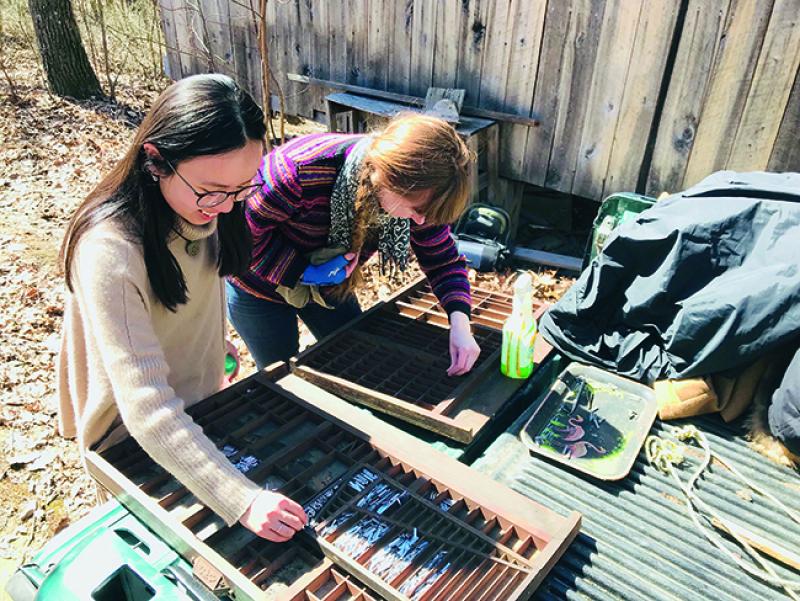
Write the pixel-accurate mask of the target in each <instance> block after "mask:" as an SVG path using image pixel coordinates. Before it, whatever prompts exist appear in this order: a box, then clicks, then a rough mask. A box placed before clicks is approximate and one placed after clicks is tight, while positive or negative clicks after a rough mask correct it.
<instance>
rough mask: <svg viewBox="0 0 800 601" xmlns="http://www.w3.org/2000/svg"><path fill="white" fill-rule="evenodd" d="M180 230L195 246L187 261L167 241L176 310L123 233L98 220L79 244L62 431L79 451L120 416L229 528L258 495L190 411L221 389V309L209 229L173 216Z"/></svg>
mask: <svg viewBox="0 0 800 601" xmlns="http://www.w3.org/2000/svg"><path fill="white" fill-rule="evenodd" d="M176 228H177V229H178V231H180V233H181V234H182V235H183V236H185V237H186V238H187V239H191V240H199V241H200V252H199V253H198V254H197V255H196V256H194V257H192V256H189V254H188V253H187V251H186V240H184V239H183V238H181V237H179V236H177V235H175V236H173V238H172V239H171V240H170V242H169V249H170V251H171V252H172V254H173V255H174V256H175V258H176V259H177V260H178V263H179V264H180V267H181V270H182V271H183V275H184V278H185V279H186V286H187V290H188V296H189V300H188V302H187V303H186V304H184V305H179V306H178V308H177V311H176V312H175V313H173V312H171V311H169V310H168V309H166V308H165V307H164V306H163V305H162V304H161V303H159V301H158V300H157V298H156V297H155V295H154V293H153V290H152V289H151V287H150V284H149V281H148V278H147V271H146V269H145V263H144V254H143V250H142V248H141V246H140V245H139V244H137V243H133V242H131V241H129V240H128V239H127V238H126V236H125V235H124V234H123V233H122V230H121V228H120V227H119V226H118V225H116V224H114V223H113V222H110V221H107V222H104V223H101V224H100V225H97V226H95V227H94V228H92V229H91V230H90V231H89V232H87V233H86V234H84V236H83V237H82V238H81V240H80V242H79V244H78V248H77V251H76V254H75V258H74V262H73V288H74V293H73V294H68V296H67V303H66V308H65V311H64V329H63V334H62V342H61V353H60V355H59V358H58V365H57V368H58V369H57V371H58V394H59V401H60V407H59V428H60V430H61V433H62V434H63V435H64V436H68V437H74V436H77V437H78V443H79V445H80V448H81V451H82V452H83V451H85V450H86V449H88V448H90V447H91V446H92V445H94V444H95V443H97V442H98V441H100V440H101V439H103V437H104V436H105V435H106V434H107V433H108V431H109V428H110V427H111V426H112V425H113V423H114V421H115V419H116V418H117V417H118V416H119V417H121V419H122V423H123V424H124V426H125V428H127V431H128V432H129V433H130V434H131V435H132V436H133V437H134V438H135V439H136V441H137V442H138V443H139V444H140V445H141V447H142V448H143V449H144V450H145V451H146V452H147V454H148V455H150V456H151V457H152V458H153V459H154V460H155V461H156V462H158V463H159V464H160V465H161V466H162V467H163V468H164V469H166V470H167V471H168V472H170V473H171V474H172V475H173V476H175V477H176V478H177V479H178V480H180V482H181V483H183V484H184V485H185V486H186V487H187V488H188V489H189V490H190V491H192V493H194V495H195V496H196V497H197V498H198V499H200V501H202V502H203V503H205V504H206V505H207V506H208V507H210V508H211V509H212V510H213V511H214V512H216V513H217V514H218V515H220V516H221V517H222V518H223V519H224V520H225V522H226V523H227V524H228V525H232V524H234V523H236V522H237V520H238V519H239V518H240V517H241V516H242V514H243V513H244V512H245V511H246V510H247V508H248V507H249V506H250V503H251V502H252V500H253V498H254V497H255V495H256V494H257V493H258V491H259V490H260V487H259V486H258V485H256V484H255V483H254V482H252V481H250V480H249V479H248V478H247V477H245V476H244V475H242V474H241V473H239V472H238V471H237V470H236V468H234V467H233V465H231V463H230V462H229V461H228V460H227V459H226V458H225V456H224V455H223V454H222V452H220V451H219V450H218V449H217V448H216V446H215V445H214V443H213V442H212V441H211V440H209V438H208V437H207V436H206V435H205V434H204V433H203V431H202V429H201V428H200V427H199V426H198V425H197V424H195V423H194V421H193V420H192V418H191V417H190V416H189V415H188V414H187V413H186V412H185V408H186V407H187V406H191V405H192V404H193V403H196V402H197V401H199V400H201V399H204V398H206V397H208V396H210V395H212V394H213V393H215V392H217V391H218V390H219V388H220V385H221V382H222V378H223V370H224V358H225V314H224V306H225V303H224V288H223V282H222V279H221V278H220V277H219V275H218V273H217V266H216V249H217V246H216V245H217V236H216V222H212V223H211V224H209V225H208V226H205V227H201V226H194V225H191V224H189V223H188V222H186V221H184V220H182V219H180V218H179V223H178V224H177V225H176ZM115 433H118V432H116V431H115ZM108 443H109V440H104V441H103V444H102V446H106V445H107V444H108Z"/></svg>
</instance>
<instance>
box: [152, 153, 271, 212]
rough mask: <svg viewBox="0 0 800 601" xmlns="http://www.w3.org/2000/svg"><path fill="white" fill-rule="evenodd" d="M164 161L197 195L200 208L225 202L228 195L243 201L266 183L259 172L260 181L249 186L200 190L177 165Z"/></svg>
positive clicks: (207, 207) (235, 200)
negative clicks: (196, 188) (236, 188)
mask: <svg viewBox="0 0 800 601" xmlns="http://www.w3.org/2000/svg"><path fill="white" fill-rule="evenodd" d="M164 162H166V163H167V165H169V167H170V169H172V172H173V173H174V174H175V175H177V176H178V177H179V178H180V179H181V181H182V182H183V183H184V184H186V185H187V186H189V189H190V190H191V191H192V192H193V193H194V195H195V196H196V197H197V206H198V208H200V209H210V208H212V207H216V206H219V205H221V204H222V203H223V202H225V201H226V200H228V197H231V198H233V202H243V201H245V200H247V199H249V198H252V197H253V196H255V194H256V192H258V189H259V188H260V187H261V186H263V185H264V179H263V178H262V177H261V172H260V171H259V172H258V179H259V180H260V181H258V182H256V183H255V184H250V185H248V186H242V187H241V188H239V189H238V190H231V191H230V192H225V191H223V190H212V191H209V192H198V191H197V190H195V189H194V186H192V184H190V183H189V182H188V181H187V180H186V178H185V177H183V176H182V175H181V174H180V173H179V172H178V169H177V168H176V167H174V166H173V165H172V163H170V162H169V161H168V160H167V159H164Z"/></svg>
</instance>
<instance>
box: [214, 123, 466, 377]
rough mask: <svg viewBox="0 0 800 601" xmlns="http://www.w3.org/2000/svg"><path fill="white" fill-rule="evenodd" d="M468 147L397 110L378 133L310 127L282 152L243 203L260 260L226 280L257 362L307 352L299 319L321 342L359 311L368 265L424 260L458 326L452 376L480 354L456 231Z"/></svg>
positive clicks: (236, 320)
mask: <svg viewBox="0 0 800 601" xmlns="http://www.w3.org/2000/svg"><path fill="white" fill-rule="evenodd" d="M471 160H472V156H471V153H470V151H469V150H468V149H467V147H466V145H465V144H464V142H463V141H462V140H461V138H460V137H459V136H458V134H457V133H456V131H455V129H453V127H452V126H451V125H450V124H448V123H446V122H445V121H442V120H441V119H435V118H433V117H430V116H425V115H421V114H416V113H410V114H403V115H399V116H398V117H396V118H395V119H393V120H392V121H391V122H390V123H389V125H388V126H387V127H386V128H385V129H384V130H383V131H380V132H376V133H374V134H372V135H346V134H338V133H326V134H311V135H307V136H302V137H299V138H296V139H294V140H292V141H290V142H288V143H287V144H285V145H283V146H281V147H279V148H276V149H275V150H273V151H272V152H271V153H270V154H269V155H268V156H267V157H266V159H265V165H264V167H263V169H262V172H263V174H264V182H265V183H264V186H263V189H262V190H261V191H259V192H258V193H257V194H255V195H254V196H252V197H250V199H248V201H247V202H246V205H247V207H246V216H247V221H248V223H249V225H250V230H251V233H252V235H253V251H254V252H253V262H252V265H251V268H250V270H249V271H247V272H246V273H243V274H241V275H238V276H233V277H231V278H230V279H229V285H228V315H229V317H230V320H231V323H233V325H234V327H235V328H236V330H237V331H238V332H239V334H240V335H241V337H242V338H243V339H244V341H245V343H246V344H247V347H248V349H249V350H250V353H251V354H252V355H253V357H254V358H255V360H256V364H257V365H258V366H259V368H262V367H264V366H266V365H268V364H270V363H272V362H273V361H278V360H286V359H288V358H289V357H290V356H292V355H294V354H295V353H297V351H298V326H297V317H298V316H299V317H300V318H301V319H302V320H303V321H304V322H305V324H306V325H307V326H308V327H309V329H310V330H311V332H312V333H313V334H314V336H316V337H317V339H320V338H322V337H324V336H326V335H327V334H329V333H330V332H332V331H333V330H335V329H337V328H338V327H340V326H342V325H343V324H345V323H347V322H348V321H349V320H351V319H353V318H354V317H356V316H357V315H358V314H359V313H360V308H359V305H358V301H357V300H356V297H355V294H354V291H355V290H356V289H357V288H358V286H359V284H360V283H361V282H362V277H361V274H360V266H361V265H363V263H364V262H365V261H366V260H367V259H368V258H369V257H370V256H372V255H373V254H375V253H376V252H377V253H378V255H379V257H380V261H381V267H382V270H391V269H399V270H404V269H405V268H406V266H407V265H408V262H409V260H410V259H411V256H410V253H412V252H413V254H414V256H416V258H417V261H418V262H419V266H420V268H421V269H422V271H423V272H424V273H425V275H426V276H427V278H428V281H429V282H430V284H431V288H432V289H433V292H434V293H435V294H436V296H437V297H438V299H439V303H440V304H441V305H442V307H443V308H444V310H445V311H446V312H447V314H448V316H449V321H450V365H449V367H448V370H447V373H448V375H451V376H458V375H461V374H464V373H466V372H468V371H469V370H470V369H471V368H472V366H473V365H474V363H475V361H476V360H477V358H478V355H479V353H480V348H479V347H478V344H477V343H476V342H475V339H474V338H473V336H472V333H471V331H470V306H471V299H470V287H469V282H468V280H467V272H466V265H465V261H464V258H463V257H460V256H459V254H458V252H457V251H456V246H455V243H454V241H453V238H452V237H451V235H450V227H449V225H448V224H449V223H453V222H454V221H455V220H456V219H457V218H458V217H459V215H460V214H461V212H462V211H463V210H464V208H465V206H466V203H467V198H468V191H469V177H468V169H469V163H470V161H471Z"/></svg>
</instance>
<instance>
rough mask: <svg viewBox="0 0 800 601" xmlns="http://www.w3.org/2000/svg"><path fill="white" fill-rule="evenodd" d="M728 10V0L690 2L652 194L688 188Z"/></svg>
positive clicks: (660, 133) (661, 127) (657, 146)
mask: <svg viewBox="0 0 800 601" xmlns="http://www.w3.org/2000/svg"><path fill="white" fill-rule="evenodd" d="M727 11H728V3H727V2H722V3H713V4H709V3H708V2H706V1H705V0H690V2H689V6H688V8H687V11H686V17H685V19H684V24H683V31H682V32H681V38H680V41H679V43H678V52H677V54H676V57H675V64H674V65H673V69H672V77H671V80H670V82H669V87H668V88H667V96H666V98H665V100H664V108H663V109H662V112H661V120H660V122H659V126H658V131H657V134H656V141H655V146H654V148H653V156H652V160H651V163H650V172H649V174H648V177H647V186H646V190H645V192H646V193H647V194H649V195H651V196H658V195H659V194H661V192H664V191H668V192H673V191H677V190H681V189H682V188H683V177H684V174H685V172H686V165H687V163H688V161H689V154H690V153H691V150H692V146H693V144H694V140H695V134H696V132H697V126H698V123H699V121H700V112H701V110H702V106H703V99H704V98H705V95H706V90H707V86H708V84H709V79H710V76H711V68H712V65H713V62H714V51H715V48H716V46H717V43H718V39H719V35H720V29H721V28H722V26H723V24H724V21H725V16H726V13H727Z"/></svg>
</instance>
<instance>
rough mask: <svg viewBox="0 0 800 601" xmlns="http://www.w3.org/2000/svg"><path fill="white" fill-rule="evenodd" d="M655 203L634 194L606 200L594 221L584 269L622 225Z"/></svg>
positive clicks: (618, 195)
mask: <svg viewBox="0 0 800 601" xmlns="http://www.w3.org/2000/svg"><path fill="white" fill-rule="evenodd" d="M655 203H656V199H655V198H652V197H651V196H643V195H641V194H634V193H632V192H623V193H620V194H612V195H611V196H609V197H608V198H606V199H605V200H604V201H603V203H602V204H601V205H600V210H598V211H597V217H595V219H594V224H593V227H592V237H591V240H590V241H589V247H588V248H587V249H586V253H585V255H584V265H583V266H584V268H585V267H586V265H588V264H589V263H590V262H591V261H592V259H594V258H595V257H596V256H597V255H598V253H599V252H600V251H601V250H602V248H603V245H604V244H605V242H606V240H607V239H608V237H609V236H610V235H611V233H612V232H613V231H614V230H615V229H617V227H619V226H620V224H622V223H625V222H626V221H628V220H629V219H630V218H632V217H634V216H635V215H638V214H639V213H641V212H642V211H644V210H645V209H649V208H650V207H652V206H653V205H654V204H655Z"/></svg>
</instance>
